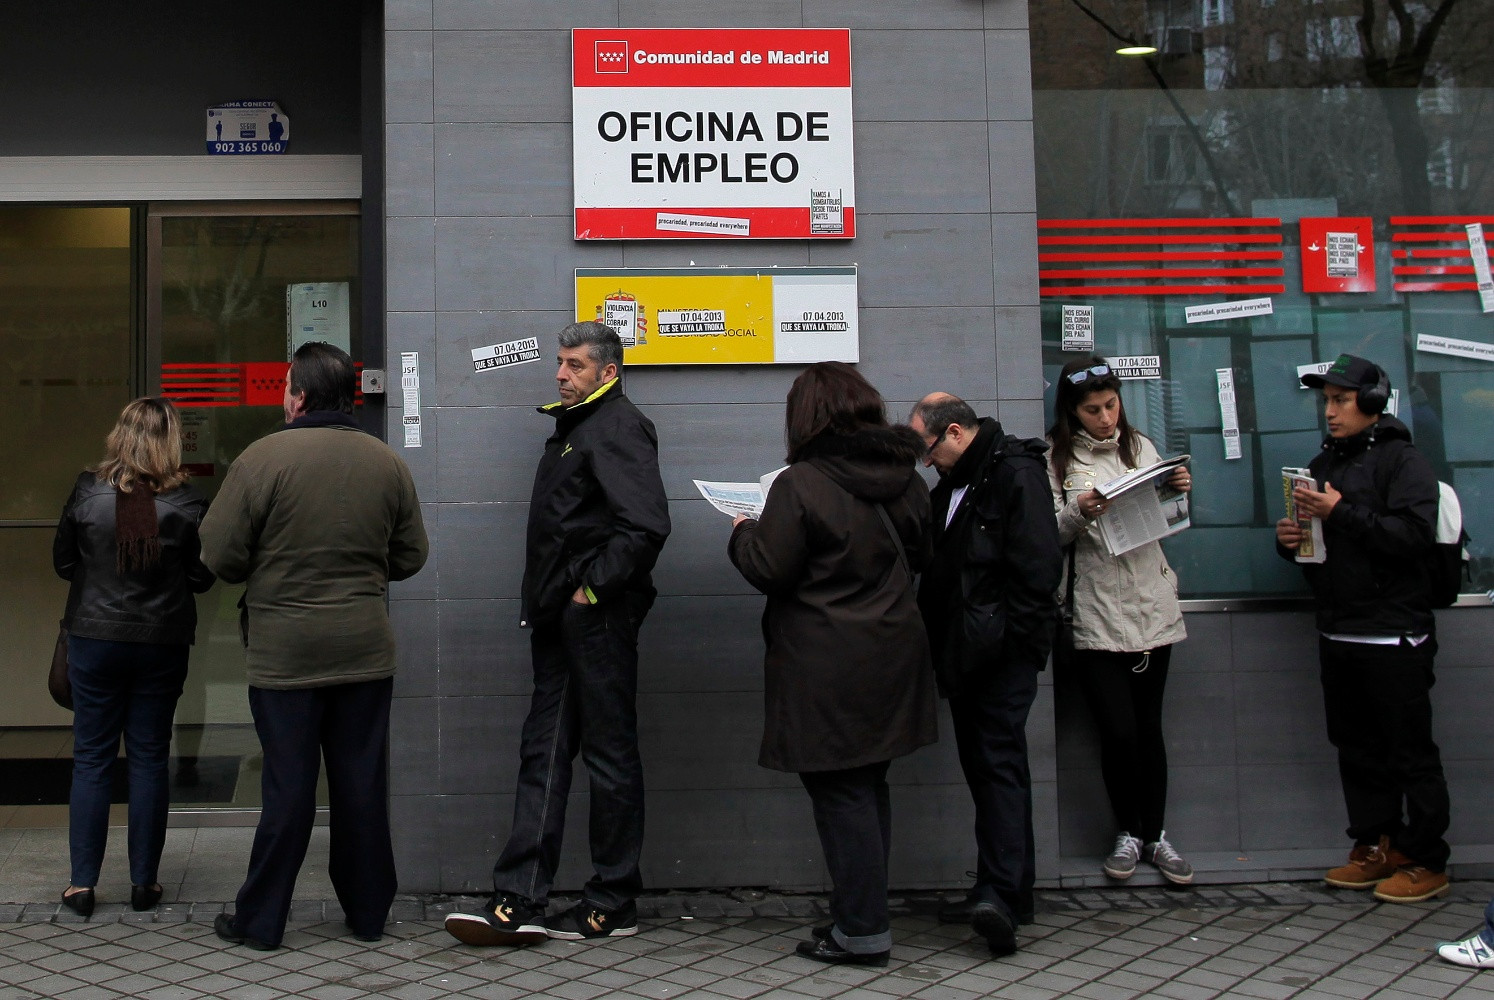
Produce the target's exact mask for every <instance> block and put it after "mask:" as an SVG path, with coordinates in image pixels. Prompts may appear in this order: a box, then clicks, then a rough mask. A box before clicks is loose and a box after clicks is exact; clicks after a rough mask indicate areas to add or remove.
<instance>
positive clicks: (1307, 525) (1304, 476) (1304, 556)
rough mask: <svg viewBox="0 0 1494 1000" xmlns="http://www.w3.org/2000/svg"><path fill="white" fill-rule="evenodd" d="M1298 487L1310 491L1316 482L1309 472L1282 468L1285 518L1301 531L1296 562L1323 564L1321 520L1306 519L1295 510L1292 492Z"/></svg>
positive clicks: (1324, 555)
mask: <svg viewBox="0 0 1494 1000" xmlns="http://www.w3.org/2000/svg"><path fill="white" fill-rule="evenodd" d="M1298 486H1305V487H1307V488H1308V489H1310V490H1316V489H1317V488H1318V484H1317V481H1316V480H1314V479H1313V478H1312V473H1311V472H1308V471H1307V470H1306V469H1297V468H1293V467H1291V466H1283V467H1282V469H1281V492H1282V493H1283V494H1285V495H1286V516H1287V518H1288V520H1292V521H1296V522H1297V526H1298V527H1299V528H1301V529H1302V542H1301V543H1300V544H1299V545H1298V546H1297V561H1298V562H1299V563H1320V562H1324V561H1326V560H1327V558H1328V550H1327V549H1326V548H1324V547H1323V519H1322V518H1321V517H1308V516H1307V515H1306V514H1303V513H1302V512H1301V511H1299V510H1297V501H1296V499H1295V498H1294V497H1293V496H1292V491H1293V490H1295V489H1296V488H1297V487H1298Z"/></svg>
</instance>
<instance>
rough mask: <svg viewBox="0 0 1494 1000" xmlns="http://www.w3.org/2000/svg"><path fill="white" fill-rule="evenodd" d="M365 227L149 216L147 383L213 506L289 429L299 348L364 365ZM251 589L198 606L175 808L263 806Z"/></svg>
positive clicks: (243, 207)
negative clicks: (285, 402)
mask: <svg viewBox="0 0 1494 1000" xmlns="http://www.w3.org/2000/svg"><path fill="white" fill-rule="evenodd" d="M358 229H359V219H358V206H357V204H356V203H315V204H307V203H293V204H285V205H265V204H249V203H245V204H227V205H182V204H173V205H152V206H151V207H150V209H149V212H148V216H147V222H146V233H147V236H146V243H147V248H148V251H147V266H146V273H147V297H146V315H147V318H146V327H147V333H148V337H147V340H146V345H147V371H148V379H149V382H150V387H151V391H153V392H159V393H160V394H161V395H163V396H166V397H167V398H169V399H171V400H173V401H174V402H175V403H176V405H177V406H178V407H179V408H180V410H181V414H182V422H183V427H184V435H185V437H186V441H185V448H184V455H183V461H184V462H185V463H186V464H187V465H188V466H189V468H190V469H191V470H192V473H193V481H194V482H195V484H196V485H197V487H198V488H199V489H201V490H202V491H203V492H204V493H206V494H207V495H208V497H209V498H210V499H211V498H212V497H213V496H214V495H216V493H217V491H218V487H219V485H220V484H221V483H222V480H223V476H224V474H225V473H226V472H227V471H228V467H229V465H231V464H232V462H233V460H234V459H235V458H237V457H238V455H239V453H240V452H242V451H243V450H244V448H245V447H247V446H248V445H249V444H250V443H251V442H253V441H255V440H257V439H259V438H261V437H263V436H264V435H266V434H269V433H271V432H273V431H274V430H275V429H276V428H278V427H280V426H281V424H282V423H283V421H284V418H283V416H282V411H281V397H282V390H283V386H284V378H285V370H286V366H287V363H288V361H289V359H290V354H291V352H292V351H293V350H294V348H295V347H296V346H299V345H300V344H301V343H303V342H305V341H308V340H325V341H329V342H331V343H335V344H337V345H338V346H340V347H342V348H344V349H345V350H347V351H348V352H349V353H350V354H352V356H353V358H354V360H355V361H357V360H360V359H361V348H362V336H361V323H360V318H361V317H360V315H359V296H360V291H361V289H360V287H359V254H358V240H359V231H358ZM243 589H244V588H243V587H242V585H236V586H231V585H227V584H222V583H220V584H217V585H215V586H214V587H213V589H212V590H210V591H208V592H207V593H206V594H203V595H202V596H201V597H200V598H198V605H197V608H198V619H199V625H198V629H197V645H196V647H195V648H194V649H193V651H192V661H191V669H190V670H189V671H188V676H187V687H186V690H185V691H184V692H183V695H182V700H181V702H180V703H179V704H178V705H177V712H176V739H175V747H174V753H175V755H176V758H177V760H176V768H177V772H176V773H177V778H178V780H177V782H176V788H175V789H174V795H173V800H174V801H175V802H178V803H181V802H185V801H191V802H193V803H195V804H196V805H198V806H200V807H203V808H215V809H223V808H230V809H232V808H253V807H257V806H258V805H259V787H260V783H259V765H260V761H259V757H258V750H259V745H258V741H257V740H256V738H255V735H254V728H253V724H252V722H251V721H250V714H249V706H248V696H247V688H246V684H245V677H244V653H243V647H242V645H241V644H240V640H239V628H238V619H239V612H238V601H239V597H240V595H241V594H242V593H243ZM184 776H185V778H186V779H187V780H186V781H183V780H182V778H183V777H184ZM323 801H325V799H323Z"/></svg>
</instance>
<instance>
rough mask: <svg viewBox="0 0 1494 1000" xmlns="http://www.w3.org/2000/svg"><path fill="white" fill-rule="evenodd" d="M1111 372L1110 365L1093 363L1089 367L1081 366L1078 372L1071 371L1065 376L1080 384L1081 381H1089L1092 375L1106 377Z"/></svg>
mask: <svg viewBox="0 0 1494 1000" xmlns="http://www.w3.org/2000/svg"><path fill="white" fill-rule="evenodd" d="M1109 374H1110V366H1109V365H1091V366H1090V367H1088V368H1081V369H1080V370H1079V371H1077V372H1069V373H1068V374H1067V375H1065V376H1064V378H1066V379H1068V380H1069V381H1070V382H1072V383H1074V384H1075V385H1079V384H1080V383H1081V382H1087V381H1089V378H1090V376H1091V375H1092V376H1094V377H1095V378H1104V377H1105V376H1106V375H1109Z"/></svg>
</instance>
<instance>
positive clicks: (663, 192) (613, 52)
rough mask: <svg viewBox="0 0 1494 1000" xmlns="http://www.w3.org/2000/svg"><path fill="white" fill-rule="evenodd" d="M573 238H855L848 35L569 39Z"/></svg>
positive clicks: (646, 33)
mask: <svg viewBox="0 0 1494 1000" xmlns="http://www.w3.org/2000/svg"><path fill="white" fill-rule="evenodd" d="M571 43H572V48H571V102H572V108H571V110H572V122H573V125H572V140H573V141H572V145H573V152H574V157H575V159H574V162H573V169H572V181H573V184H572V186H573V191H574V198H575V238H576V239H578V240H621V239H644V240H662V239H699V238H702V237H707V238H736V239H741V238H749V239H820V238H829V239H844V238H848V237H852V236H854V235H855V234H856V187H855V169H854V166H855V163H854V157H853V154H852V150H853V143H852V127H851V126H852V118H851V35H850V31H849V30H848V29H845V28H774V29H758V28H740V29H734V30H729V31H723V30H711V29H687V28H577V29H575V30H573V31H572V32H571Z"/></svg>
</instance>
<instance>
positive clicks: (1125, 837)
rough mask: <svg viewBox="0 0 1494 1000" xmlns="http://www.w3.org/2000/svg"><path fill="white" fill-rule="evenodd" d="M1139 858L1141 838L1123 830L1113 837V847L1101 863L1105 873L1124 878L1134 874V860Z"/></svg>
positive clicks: (1136, 860) (1112, 876)
mask: <svg viewBox="0 0 1494 1000" xmlns="http://www.w3.org/2000/svg"><path fill="white" fill-rule="evenodd" d="M1140 860H1141V838H1140V837H1133V836H1131V835H1130V834H1129V833H1127V832H1126V831H1125V830H1122V831H1121V832H1120V836H1118V837H1116V838H1115V847H1114V848H1112V849H1111V851H1110V856H1109V857H1108V858H1106V859H1105V864H1104V865H1103V867H1104V869H1105V874H1106V875H1109V876H1110V877H1111V878H1113V879H1119V880H1125V879H1128V878H1130V877H1131V876H1132V875H1134V874H1136V862H1138V861H1140Z"/></svg>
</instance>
